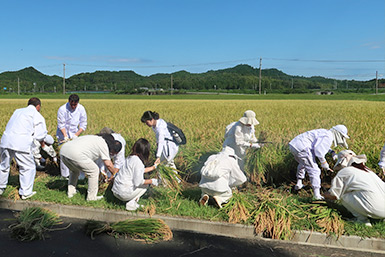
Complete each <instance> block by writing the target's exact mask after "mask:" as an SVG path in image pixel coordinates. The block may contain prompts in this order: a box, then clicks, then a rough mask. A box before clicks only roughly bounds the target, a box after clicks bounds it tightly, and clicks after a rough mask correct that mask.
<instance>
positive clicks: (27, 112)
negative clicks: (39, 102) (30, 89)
mask: <svg viewBox="0 0 385 257" xmlns="http://www.w3.org/2000/svg"><path fill="white" fill-rule="evenodd" d="M46 135H47V127H46V124H45V119H44V117H43V116H42V115H41V114H40V113H39V112H38V111H37V110H36V107H35V106H33V105H29V106H28V107H25V108H21V109H17V110H15V112H14V113H13V114H12V116H11V118H10V120H9V121H8V123H7V126H6V128H5V131H4V133H3V136H2V137H1V143H0V147H1V148H8V149H12V150H15V151H20V152H25V153H30V152H31V151H32V145H33V139H36V140H38V141H43V140H44V138H45V136H46Z"/></svg>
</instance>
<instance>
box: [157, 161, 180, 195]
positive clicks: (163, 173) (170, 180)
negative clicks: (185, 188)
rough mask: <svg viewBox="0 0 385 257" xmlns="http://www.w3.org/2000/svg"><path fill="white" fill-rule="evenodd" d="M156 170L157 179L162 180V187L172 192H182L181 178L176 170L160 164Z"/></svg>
mask: <svg viewBox="0 0 385 257" xmlns="http://www.w3.org/2000/svg"><path fill="white" fill-rule="evenodd" d="M156 170H157V173H158V176H159V178H160V179H161V180H162V184H163V186H165V187H167V188H169V189H171V190H173V191H178V192H180V191H182V185H181V184H182V178H181V176H180V175H179V171H178V170H176V169H174V168H172V167H168V166H166V165H162V164H160V165H159V166H158V167H157V168H156Z"/></svg>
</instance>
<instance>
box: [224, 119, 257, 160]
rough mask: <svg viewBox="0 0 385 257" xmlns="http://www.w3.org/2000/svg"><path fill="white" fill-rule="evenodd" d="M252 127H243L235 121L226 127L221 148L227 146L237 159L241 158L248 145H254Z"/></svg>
mask: <svg viewBox="0 0 385 257" xmlns="http://www.w3.org/2000/svg"><path fill="white" fill-rule="evenodd" d="M257 141H258V140H257V138H256V137H255V129H254V126H245V125H243V124H242V123H241V122H239V121H236V122H233V123H231V124H229V125H227V126H226V133H225V141H224V142H223V147H226V146H229V147H231V148H233V149H234V151H235V154H236V155H237V156H238V157H239V158H241V159H242V158H243V157H244V156H245V154H246V150H247V148H249V147H250V144H252V143H256V142H257Z"/></svg>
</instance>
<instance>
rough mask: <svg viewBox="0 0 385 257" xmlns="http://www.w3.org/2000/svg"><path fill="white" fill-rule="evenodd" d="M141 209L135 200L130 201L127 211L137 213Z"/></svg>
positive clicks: (127, 204)
mask: <svg viewBox="0 0 385 257" xmlns="http://www.w3.org/2000/svg"><path fill="white" fill-rule="evenodd" d="M139 207H140V205H139V204H138V203H137V202H136V201H135V200H131V201H128V202H127V203H126V210H127V211H135V210H136V209H138V208H139Z"/></svg>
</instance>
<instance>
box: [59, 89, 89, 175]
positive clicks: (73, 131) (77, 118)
mask: <svg viewBox="0 0 385 257" xmlns="http://www.w3.org/2000/svg"><path fill="white" fill-rule="evenodd" d="M86 128H87V113H86V109H85V108H84V106H83V105H81V104H79V96H78V95H77V94H72V95H70V96H69V98H68V102H67V103H66V104H64V105H62V106H60V108H59V110H58V111H57V130H56V137H57V140H58V142H59V144H61V143H64V142H67V141H69V140H73V139H75V138H77V137H78V136H80V134H81V133H82V132H83V131H85V130H86ZM60 173H61V175H62V177H64V178H68V177H69V174H70V173H69V169H68V168H67V167H66V165H65V164H64V163H63V162H60Z"/></svg>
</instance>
